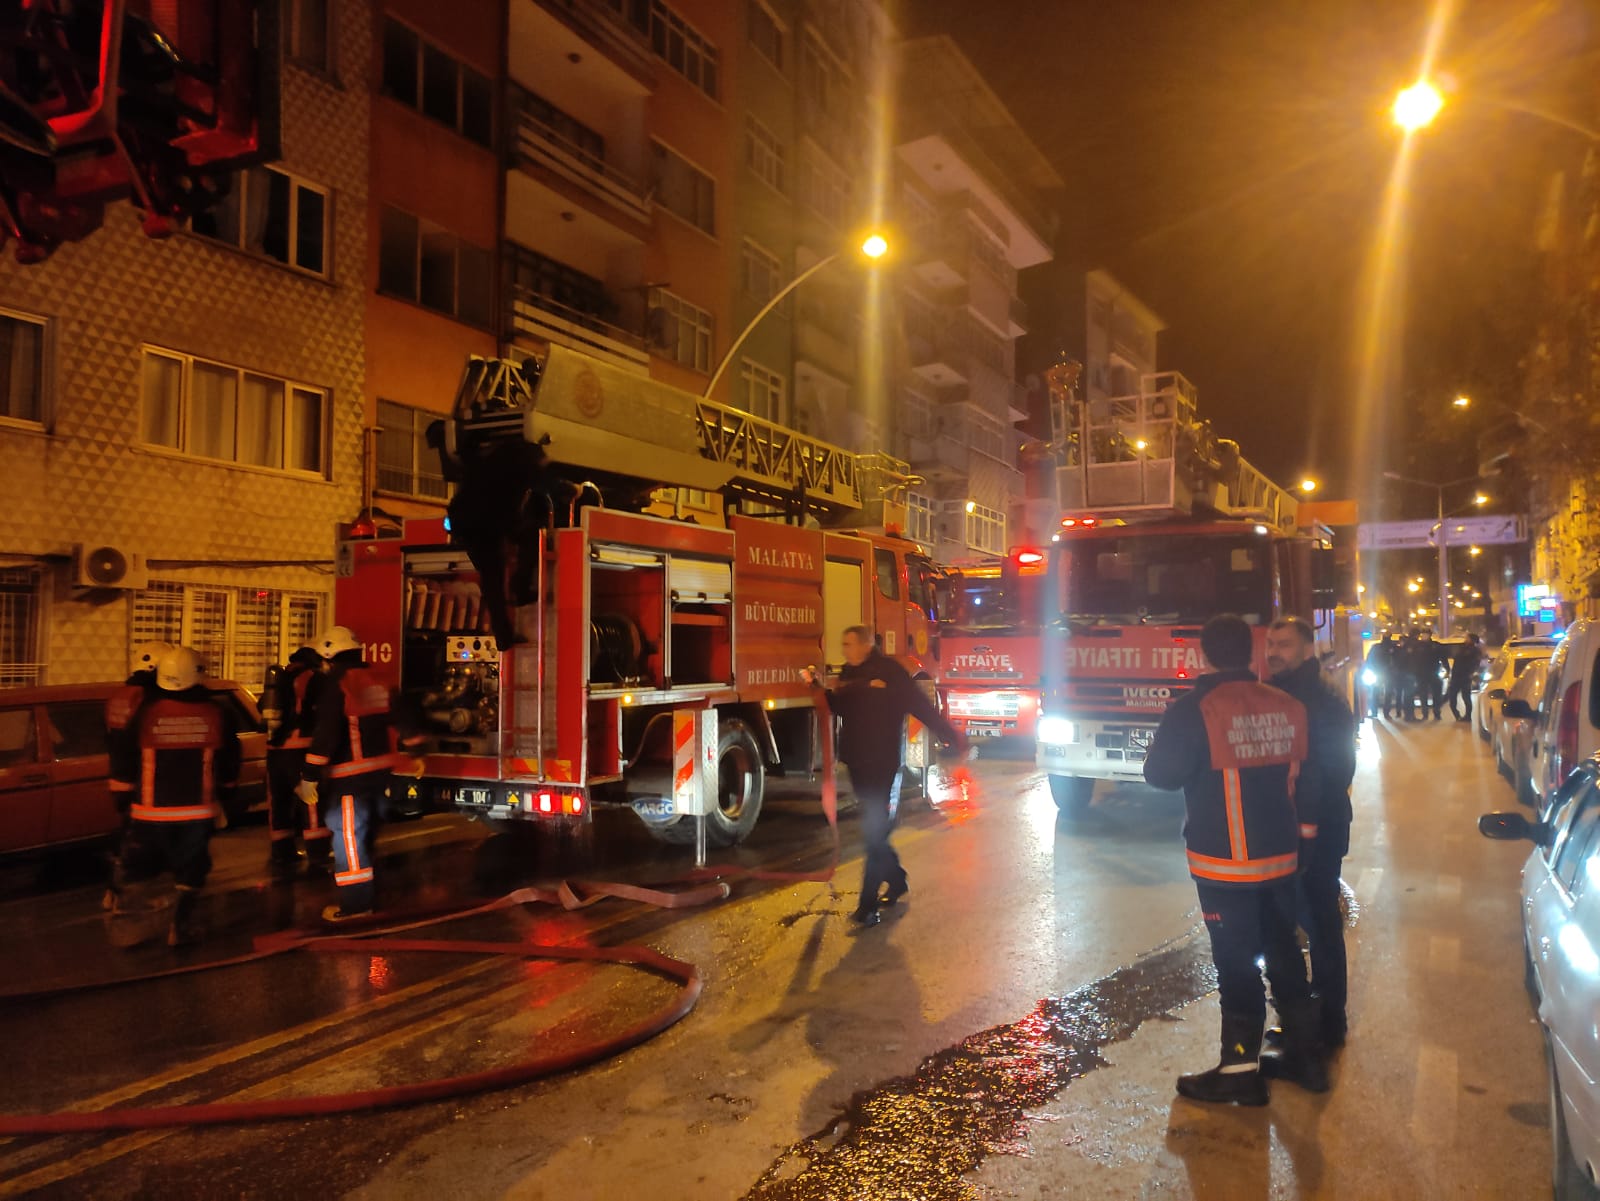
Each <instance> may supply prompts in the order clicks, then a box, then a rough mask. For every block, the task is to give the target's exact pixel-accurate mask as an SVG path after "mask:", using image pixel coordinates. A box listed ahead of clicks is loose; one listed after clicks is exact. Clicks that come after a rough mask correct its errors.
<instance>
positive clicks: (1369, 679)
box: [1361, 667, 1378, 688]
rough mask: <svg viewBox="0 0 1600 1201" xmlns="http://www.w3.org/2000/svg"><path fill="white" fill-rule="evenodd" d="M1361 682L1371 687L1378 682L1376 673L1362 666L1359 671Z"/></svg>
mask: <svg viewBox="0 0 1600 1201" xmlns="http://www.w3.org/2000/svg"><path fill="white" fill-rule="evenodd" d="M1361 682H1362V683H1363V684H1365V685H1366V686H1367V687H1368V688H1371V687H1372V686H1373V685H1374V684H1376V683H1377V682H1378V673H1377V672H1375V671H1373V670H1372V668H1370V667H1367V668H1363V669H1362V672H1361Z"/></svg>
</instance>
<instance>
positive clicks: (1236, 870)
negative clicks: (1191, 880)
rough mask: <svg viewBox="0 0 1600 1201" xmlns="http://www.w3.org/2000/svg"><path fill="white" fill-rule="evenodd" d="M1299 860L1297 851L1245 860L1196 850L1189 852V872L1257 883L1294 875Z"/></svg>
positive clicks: (1210, 878) (1204, 878) (1194, 874)
mask: <svg viewBox="0 0 1600 1201" xmlns="http://www.w3.org/2000/svg"><path fill="white" fill-rule="evenodd" d="M1298 860H1299V855H1298V853H1296V852H1290V853H1289V854H1287V855H1274V856H1272V857H1271V858H1269V859H1253V860H1245V861H1243V862H1240V861H1237V860H1232V859H1214V858H1212V857H1211V856H1210V855H1202V854H1199V853H1198V852H1196V851H1190V852H1189V874H1190V875H1191V876H1198V877H1200V878H1201V879H1202V880H1220V881H1223V882H1224V883H1234V884H1255V883H1259V882H1261V881H1263V880H1276V879H1278V878H1279V877H1281V876H1292V875H1294V869H1295V865H1296V863H1297V862H1298Z"/></svg>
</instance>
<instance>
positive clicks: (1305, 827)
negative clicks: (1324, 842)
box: [1300, 822, 1317, 838]
mask: <svg viewBox="0 0 1600 1201" xmlns="http://www.w3.org/2000/svg"><path fill="white" fill-rule="evenodd" d="M1316 836H1317V828H1316V827H1315V826H1313V825H1310V824H1309V823H1307V822H1301V823H1300V837H1301V838H1315V837H1316Z"/></svg>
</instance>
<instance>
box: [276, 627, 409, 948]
mask: <svg viewBox="0 0 1600 1201" xmlns="http://www.w3.org/2000/svg"><path fill="white" fill-rule="evenodd" d="M312 648H313V649H314V650H315V651H316V652H317V654H318V655H320V656H321V657H322V659H323V660H324V663H325V666H326V668H327V677H326V679H325V680H324V682H323V687H322V690H321V693H320V695H319V696H318V698H317V706H316V715H315V717H314V719H313V721H312V733H311V745H310V746H309V747H308V748H307V750H306V757H305V766H304V768H303V769H302V772H301V775H302V777H303V778H302V782H301V785H300V799H301V800H303V801H304V802H305V803H306V804H307V805H308V806H310V807H312V808H320V811H321V815H322V818H323V820H324V821H326V823H327V825H328V827H329V829H330V830H331V831H332V833H333V862H334V875H333V879H334V883H335V884H337V885H338V891H339V903H338V904H337V905H329V906H328V907H327V908H326V909H324V910H323V911H322V916H323V919H324V920H326V921H345V920H348V919H350V918H359V917H365V916H367V915H369V914H370V913H371V912H372V910H373V903H374V901H375V899H376V891H375V887H374V879H373V862H372V849H373V844H374V843H375V842H376V840H377V834H378V818H379V812H380V809H381V807H382V805H383V799H384V794H385V793H386V792H387V791H388V788H389V780H390V773H391V772H392V771H393V769H394V767H395V766H396V764H397V762H398V760H399V754H398V741H399V740H398V737H397V734H396V731H395V725H394V719H393V716H392V714H391V713H390V709H389V689H388V688H387V687H386V686H385V685H384V683H383V681H381V680H380V679H378V677H377V676H375V675H374V674H373V673H372V671H371V669H370V668H369V667H368V666H367V664H366V663H364V662H363V661H362V658H361V643H360V641H359V640H358V639H357V638H356V636H355V635H354V634H353V633H351V632H350V630H349V629H347V628H346V627H344V626H334V627H332V628H331V629H329V630H326V631H324V632H323V633H322V634H321V635H320V636H319V637H318V638H317V640H316V641H315V642H314V643H312Z"/></svg>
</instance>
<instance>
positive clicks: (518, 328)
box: [509, 287, 650, 373]
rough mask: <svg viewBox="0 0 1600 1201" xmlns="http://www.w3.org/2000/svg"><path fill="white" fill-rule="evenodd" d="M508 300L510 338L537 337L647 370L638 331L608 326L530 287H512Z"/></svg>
mask: <svg viewBox="0 0 1600 1201" xmlns="http://www.w3.org/2000/svg"><path fill="white" fill-rule="evenodd" d="M510 300H511V303H510V305H509V309H510V315H511V330H510V334H511V336H512V337H513V338H514V337H516V336H518V335H523V336H529V337H534V338H539V339H542V340H543V341H546V342H555V343H558V344H560V345H562V346H570V347H572V348H573V349H574V350H581V351H583V352H584V353H586V354H591V355H593V356H594V357H595V358H597V359H603V360H604V361H606V362H608V363H614V364H616V365H617V366H619V367H625V368H627V369H628V370H630V371H638V372H642V373H648V372H649V370H650V355H649V352H648V351H647V350H646V348H645V341H644V339H643V338H641V337H640V336H639V335H638V334H635V333H633V332H631V331H629V330H625V329H621V328H619V327H618V326H615V325H612V324H611V323H610V322H608V321H605V320H603V319H602V318H600V317H596V316H595V315H594V314H593V313H585V312H583V311H581V310H579V309H574V308H569V307H568V306H567V305H564V304H562V303H561V302H560V301H559V300H552V299H551V298H550V297H548V296H545V295H542V294H541V293H539V292H536V291H534V290H533V289H531V288H518V287H513V288H512V289H511V298H510Z"/></svg>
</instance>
